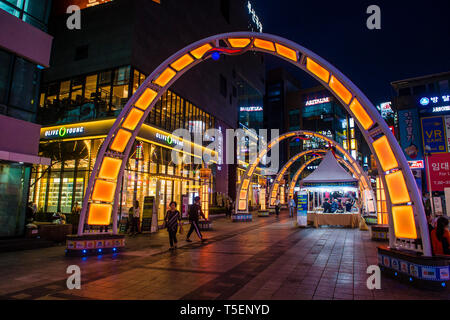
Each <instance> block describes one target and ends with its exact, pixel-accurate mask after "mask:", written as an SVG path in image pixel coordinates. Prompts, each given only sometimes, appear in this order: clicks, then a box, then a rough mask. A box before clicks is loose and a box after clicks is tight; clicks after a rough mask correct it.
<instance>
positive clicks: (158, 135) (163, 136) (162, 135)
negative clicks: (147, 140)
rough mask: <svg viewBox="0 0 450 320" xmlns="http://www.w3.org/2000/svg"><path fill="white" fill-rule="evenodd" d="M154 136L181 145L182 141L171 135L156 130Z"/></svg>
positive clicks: (171, 143)
mask: <svg viewBox="0 0 450 320" xmlns="http://www.w3.org/2000/svg"><path fill="white" fill-rule="evenodd" d="M155 136H156V139H159V140H162V141H164V142H166V143H167V144H169V145H178V146H181V147H182V146H183V141H181V140H178V139H176V138H173V137H172V136H171V135H168V134H162V133H159V132H157V133H156V135H155Z"/></svg>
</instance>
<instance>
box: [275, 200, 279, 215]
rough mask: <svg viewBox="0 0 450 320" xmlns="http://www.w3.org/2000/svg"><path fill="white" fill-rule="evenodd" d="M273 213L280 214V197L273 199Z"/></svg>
mask: <svg viewBox="0 0 450 320" xmlns="http://www.w3.org/2000/svg"><path fill="white" fill-rule="evenodd" d="M275 214H276V215H277V218H278V215H279V214H280V199H277V200H275Z"/></svg>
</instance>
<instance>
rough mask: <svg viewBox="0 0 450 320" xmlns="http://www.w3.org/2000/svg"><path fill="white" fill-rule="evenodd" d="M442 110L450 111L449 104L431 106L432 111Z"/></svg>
mask: <svg viewBox="0 0 450 320" xmlns="http://www.w3.org/2000/svg"><path fill="white" fill-rule="evenodd" d="M443 111H450V106H442V107H433V111H432V112H443Z"/></svg>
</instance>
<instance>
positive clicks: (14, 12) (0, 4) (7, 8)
mask: <svg viewBox="0 0 450 320" xmlns="http://www.w3.org/2000/svg"><path fill="white" fill-rule="evenodd" d="M0 9H1V10H4V11H6V12H8V13H9V14H12V15H13V16H15V17H17V18H19V17H20V11H19V10H17V9H14V8H13V7H12V6H10V5H8V4H6V3H3V2H0Z"/></svg>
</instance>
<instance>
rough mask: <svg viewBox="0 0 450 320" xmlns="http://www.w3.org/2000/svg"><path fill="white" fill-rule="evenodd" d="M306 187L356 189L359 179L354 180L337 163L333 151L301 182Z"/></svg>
mask: <svg viewBox="0 0 450 320" xmlns="http://www.w3.org/2000/svg"><path fill="white" fill-rule="evenodd" d="M300 185H301V186H304V187H327V186H328V187H356V186H357V185H358V179H355V178H353V177H352V176H351V175H350V174H349V173H348V172H347V171H346V170H345V169H344V168H342V166H341V165H340V164H339V163H338V162H337V160H336V158H335V157H334V155H333V153H332V152H331V151H328V153H327V154H326V155H325V157H324V158H323V160H322V162H320V164H319V166H318V167H317V169H316V170H314V171H313V172H312V173H311V174H310V175H309V176H307V177H306V178H305V179H303V180H301V181H300Z"/></svg>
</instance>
